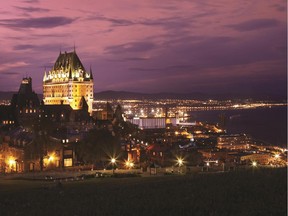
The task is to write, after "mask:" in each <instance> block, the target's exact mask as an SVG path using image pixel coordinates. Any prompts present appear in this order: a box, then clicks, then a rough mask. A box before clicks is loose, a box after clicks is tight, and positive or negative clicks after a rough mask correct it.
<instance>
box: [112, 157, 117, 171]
mask: <svg viewBox="0 0 288 216" xmlns="http://www.w3.org/2000/svg"><path fill="white" fill-rule="evenodd" d="M111 163H112V172H113V175H114V172H115V171H114V165H115V163H116V159H115V158H111Z"/></svg>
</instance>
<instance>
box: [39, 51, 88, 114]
mask: <svg viewBox="0 0 288 216" xmlns="http://www.w3.org/2000/svg"><path fill="white" fill-rule="evenodd" d="M82 97H83V98H84V99H85V101H86V103H87V104H88V111H89V112H90V113H91V112H92V103H93V75H92V71H91V68H90V71H89V72H87V71H86V69H85V68H84V66H83V64H82V63H81V61H80V59H79V57H78V56H77V54H76V51H75V50H74V51H73V52H70V53H67V52H65V53H61V52H60V54H59V56H58V58H57V60H56V62H55V64H54V66H53V68H52V69H51V70H50V71H49V72H48V73H47V72H46V71H45V74H44V77H43V100H44V103H45V105H58V104H69V105H70V106H71V107H72V109H73V110H78V109H81V107H82V104H81V103H83V99H82Z"/></svg>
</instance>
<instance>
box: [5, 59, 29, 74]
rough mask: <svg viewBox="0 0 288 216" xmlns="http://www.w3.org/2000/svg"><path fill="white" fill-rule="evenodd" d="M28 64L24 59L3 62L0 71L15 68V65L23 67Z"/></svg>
mask: <svg viewBox="0 0 288 216" xmlns="http://www.w3.org/2000/svg"><path fill="white" fill-rule="evenodd" d="M27 65H29V64H28V63H26V62H24V61H18V62H13V63H4V64H2V65H1V68H0V72H1V73H2V71H6V70H9V69H11V68H17V67H24V66H27Z"/></svg>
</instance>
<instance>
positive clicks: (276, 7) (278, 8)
mask: <svg viewBox="0 0 288 216" xmlns="http://www.w3.org/2000/svg"><path fill="white" fill-rule="evenodd" d="M272 7H274V8H275V9H276V10H278V11H280V12H286V10H287V7H286V6H285V5H279V4H275V5H273V6H272Z"/></svg>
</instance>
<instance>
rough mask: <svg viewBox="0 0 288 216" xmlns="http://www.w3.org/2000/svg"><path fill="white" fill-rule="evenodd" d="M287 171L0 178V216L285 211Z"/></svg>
mask: <svg viewBox="0 0 288 216" xmlns="http://www.w3.org/2000/svg"><path fill="white" fill-rule="evenodd" d="M286 203H287V170H286V169H283V168H282V169H259V170H255V172H254V173H253V172H252V170H250V171H239V172H231V173H220V174H197V175H186V176H162V177H130V178H93V179H87V180H84V181H77V182H63V183H61V184H58V183H57V182H56V183H55V182H45V181H31V180H30V181H27V180H3V179H2V180H1V179H0V215H3V216H4V215H29V216H30V215H49V216H50V215H69V216H73V215H100V216H102V215H125V216H129V215H148V216H150V215H175V216H178V215H203V216H212V215H219V216H225V215H227V216H228V215H229V216H230V215H233V216H234V215H236V216H237V215H239V216H240V215H241V216H243V215H245V216H249V215H259V216H265V215H277V216H282V215H283V216H286V215H287V204H286Z"/></svg>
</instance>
